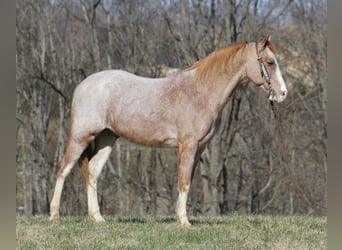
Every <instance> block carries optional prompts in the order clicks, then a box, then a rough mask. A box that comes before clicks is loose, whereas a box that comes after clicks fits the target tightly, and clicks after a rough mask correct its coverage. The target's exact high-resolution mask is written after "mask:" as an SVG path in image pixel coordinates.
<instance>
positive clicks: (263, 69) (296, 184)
mask: <svg viewBox="0 0 342 250" xmlns="http://www.w3.org/2000/svg"><path fill="white" fill-rule="evenodd" d="M255 49H256V55H257V60H258V62H259V66H260V71H261V76H262V77H263V78H264V80H265V82H266V83H267V84H268V90H269V96H270V95H274V94H275V91H274V90H273V88H272V85H271V77H270V75H269V73H268V71H267V69H266V67H265V64H264V61H263V60H262V57H261V56H260V53H259V49H258V43H257V42H256V43H255ZM270 104H271V109H272V111H273V116H274V119H275V121H276V126H277V130H278V135H279V139H280V146H279V147H280V148H279V149H280V152H281V157H282V161H283V162H284V163H285V165H286V169H287V173H288V175H289V178H290V181H291V183H292V184H293V185H294V187H295V189H297V191H298V192H299V194H300V196H301V197H302V199H303V200H305V202H306V203H307V204H308V205H309V206H310V207H312V204H314V205H315V206H316V207H320V208H323V206H321V205H320V204H318V203H317V202H315V201H313V200H311V199H310V198H309V196H308V195H307V194H306V193H305V192H304V188H303V187H302V186H301V185H300V184H299V182H298V179H297V178H296V176H295V175H294V174H293V172H292V169H291V167H290V163H289V161H288V158H287V157H286V155H285V152H286V151H285V149H286V148H285V143H284V134H283V129H282V127H281V124H280V119H279V115H278V109H277V106H276V103H275V102H274V101H272V100H270ZM316 207H314V208H312V209H313V210H315V212H316V210H317V209H316Z"/></svg>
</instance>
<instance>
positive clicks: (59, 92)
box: [31, 74, 68, 100]
mask: <svg viewBox="0 0 342 250" xmlns="http://www.w3.org/2000/svg"><path fill="white" fill-rule="evenodd" d="M31 78H32V79H38V80H42V81H43V82H45V83H46V84H47V85H49V86H50V87H51V88H52V90H53V91H55V92H56V93H57V94H59V95H60V96H61V97H63V98H64V100H67V99H68V98H67V96H66V95H64V93H63V92H62V91H61V90H60V89H58V88H57V87H56V86H55V85H54V84H53V83H52V82H50V81H49V80H48V79H46V78H45V77H44V75H43V74H41V75H40V76H31Z"/></svg>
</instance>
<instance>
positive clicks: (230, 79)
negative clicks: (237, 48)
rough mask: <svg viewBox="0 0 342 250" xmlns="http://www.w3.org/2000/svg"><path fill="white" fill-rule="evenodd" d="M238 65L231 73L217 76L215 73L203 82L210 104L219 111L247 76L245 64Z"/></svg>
mask: <svg viewBox="0 0 342 250" xmlns="http://www.w3.org/2000/svg"><path fill="white" fill-rule="evenodd" d="M239 65H240V67H236V68H235V69H233V70H232V71H231V73H229V74H227V75H226V76H221V77H219V78H218V77H217V76H215V75H213V76H212V77H209V78H208V79H207V80H206V82H204V83H201V84H203V87H202V88H203V89H204V90H205V91H204V93H205V94H206V97H207V100H208V105H210V106H211V107H213V108H214V109H215V110H217V111H219V112H220V111H221V110H222V109H223V107H224V106H225V105H226V103H227V102H228V101H229V99H230V97H231V96H232V95H233V92H234V90H235V89H236V87H237V86H238V85H239V83H240V82H241V81H242V80H243V79H244V78H245V68H244V65H243V66H241V64H239Z"/></svg>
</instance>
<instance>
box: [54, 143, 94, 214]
mask: <svg viewBox="0 0 342 250" xmlns="http://www.w3.org/2000/svg"><path fill="white" fill-rule="evenodd" d="M91 139H92V138H91V137H89V138H87V139H85V140H83V141H80V142H78V141H75V140H74V139H73V138H72V137H70V140H69V143H68V146H67V149H66V152H65V154H64V156H63V158H62V160H61V161H60V162H59V169H58V173H57V180H56V186H55V191H54V194H53V198H52V200H51V203H50V220H54V221H55V220H58V219H59V205H60V200H61V195H62V190H63V185H64V180H65V178H66V177H67V176H68V174H69V173H70V170H71V169H72V168H73V166H74V165H75V163H76V162H77V160H78V159H79V157H80V155H81V154H82V152H83V151H84V149H85V148H86V147H87V145H88V143H89V141H90V140H91Z"/></svg>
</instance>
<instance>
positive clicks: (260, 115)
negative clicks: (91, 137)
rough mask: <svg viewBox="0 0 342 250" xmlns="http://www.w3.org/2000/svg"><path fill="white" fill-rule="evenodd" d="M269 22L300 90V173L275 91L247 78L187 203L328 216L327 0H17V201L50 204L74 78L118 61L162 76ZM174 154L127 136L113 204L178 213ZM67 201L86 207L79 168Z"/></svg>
mask: <svg viewBox="0 0 342 250" xmlns="http://www.w3.org/2000/svg"><path fill="white" fill-rule="evenodd" d="M267 33H270V34H272V40H273V42H274V43H275V45H276V47H277V57H278V61H279V64H280V66H281V70H282V74H283V77H284V79H285V81H286V82H287V85H288V88H289V96H288V98H287V100H286V101H285V102H284V103H282V104H279V105H278V107H279V114H280V118H281V124H282V127H283V129H284V134H285V145H286V152H285V154H286V155H287V157H288V159H289V162H290V167H291V169H292V172H293V173H294V175H289V174H288V171H287V167H286V164H285V163H284V162H283V161H282V160H281V152H280V148H279V145H280V140H279V138H278V135H277V131H276V126H275V121H274V119H273V115H272V112H271V109H270V107H269V103H268V101H267V98H266V95H265V93H264V92H263V91H261V90H260V89H258V88H256V87H255V86H252V84H248V82H244V83H242V84H241V85H240V87H239V88H238V89H237V90H236V91H235V94H234V95H233V97H232V99H231V101H230V102H229V104H228V105H227V106H226V108H225V109H224V112H223V118H222V124H221V126H220V128H219V131H218V132H217V133H216V135H215V136H214V138H213V139H212V141H211V142H210V144H209V145H208V146H207V148H206V149H205V151H204V153H203V154H202V157H201V161H200V164H199V165H198V166H197V168H196V170H195V176H194V180H193V184H192V186H191V191H190V196H189V200H188V209H189V214H190V215H224V214H228V213H231V212H233V211H238V212H239V213H248V214H250V213H253V214H259V213H262V214H285V215H289V214H290V215H291V214H313V215H325V214H326V213H327V207H326V206H327V193H326V187H327V109H326V105H327V40H326V35H327V1H326V0H323V1H322V0H314V1H313V0H274V1H267V0H264V1H259V0H240V1H238V0H211V1H200V0H184V1H170V0H149V1H143V0H125V1H119V0H113V1H108V0H19V1H17V3H16V63H17V69H16V78H17V108H16V109H17V114H16V117H17V123H16V124H17V155H16V157H17V159H16V162H17V188H16V200H17V208H16V209H17V213H20V214H26V215H35V214H47V213H48V211H49V203H50V200H51V198H52V193H53V188H54V184H55V180H56V178H55V176H56V172H57V166H58V161H59V159H60V158H61V156H62V155H63V153H64V150H65V146H66V139H67V135H68V127H69V116H70V104H71V98H72V93H73V89H74V88H75V86H76V85H77V84H78V83H79V82H81V81H82V79H84V78H85V77H86V76H88V75H90V74H92V73H94V72H97V71H100V70H105V69H114V68H116V69H124V70H127V71H129V72H132V73H135V74H139V75H143V76H150V77H161V76H164V75H165V68H168V67H171V68H180V67H184V66H187V65H191V64H192V63H194V62H195V61H197V60H198V59H200V58H202V57H204V56H206V55H207V54H209V53H210V52H212V51H213V50H215V49H216V48H218V47H221V46H224V45H227V44H230V43H233V42H236V41H240V40H248V41H257V40H258V39H260V38H261V37H262V36H264V35H266V34H267ZM142 105H143V104H142ZM176 159H177V150H176V149H159V148H146V147H142V146H138V145H135V144H131V143H129V142H127V141H125V140H121V139H120V140H118V141H117V143H116V144H115V146H114V150H113V153H112V155H111V157H110V160H109V162H108V163H107V164H106V167H105V168H104V170H103V172H102V174H101V176H100V179H99V201H100V208H101V211H102V212H103V213H104V214H105V215H108V214H114V215H142V214H174V209H175V201H176V198H177V187H176V183H177V179H176V177H177V175H176V168H177V166H176V161H177V160H176ZM61 213H62V215H84V214H86V213H87V202H86V192H85V183H84V182H83V180H82V177H81V173H80V169H79V168H78V167H77V166H75V168H74V169H73V171H72V173H71V174H70V175H69V176H68V178H67V180H66V183H65V188H64V191H63V195H62V202H61Z"/></svg>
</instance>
